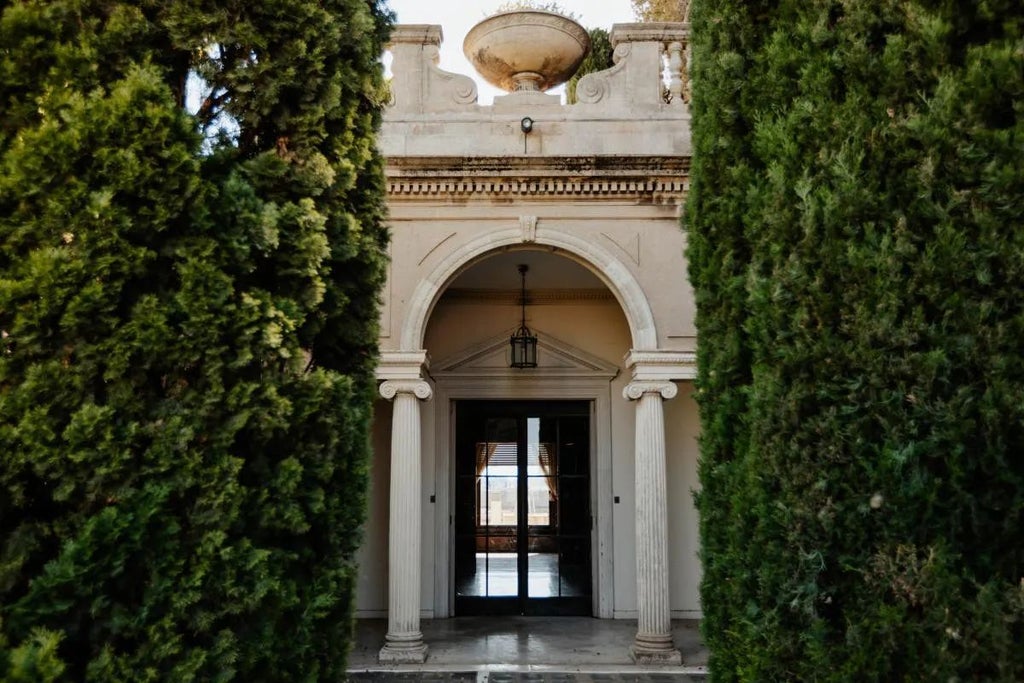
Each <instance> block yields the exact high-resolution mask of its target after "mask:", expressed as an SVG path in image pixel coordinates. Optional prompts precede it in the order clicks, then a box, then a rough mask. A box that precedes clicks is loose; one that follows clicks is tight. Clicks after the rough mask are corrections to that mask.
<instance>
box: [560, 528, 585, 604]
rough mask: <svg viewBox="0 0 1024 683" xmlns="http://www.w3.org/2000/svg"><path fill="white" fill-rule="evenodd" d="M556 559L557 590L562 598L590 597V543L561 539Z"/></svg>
mask: <svg viewBox="0 0 1024 683" xmlns="http://www.w3.org/2000/svg"><path fill="white" fill-rule="evenodd" d="M561 543H562V552H561V553H560V554H559V557H558V573H559V577H560V581H559V590H560V594H561V595H562V597H576V596H584V595H590V541H589V540H586V539H562V542H561Z"/></svg>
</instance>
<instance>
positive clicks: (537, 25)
mask: <svg viewBox="0 0 1024 683" xmlns="http://www.w3.org/2000/svg"><path fill="white" fill-rule="evenodd" d="M589 50H590V36H589V35H587V31H586V29H584V28H583V27H582V26H580V25H579V24H577V23H576V22H575V21H573V20H572V19H570V18H569V17H565V16H562V15H561V14H556V13H555V12H547V11H544V10H534V9H525V10H515V11H512V12H501V13H499V14H495V15H492V16H490V17H487V18H486V19H484V20H483V21H481V22H480V23H479V24H477V25H476V26H474V27H473V28H471V29H470V30H469V33H467V34H466V39H465V40H464V41H463V43H462V51H463V52H465V53H466V58H467V59H469V61H470V63H472V64H473V66H474V67H475V68H476V70H477V72H478V73H479V74H480V75H481V76H483V78H484V80H486V81H487V82H488V83H490V84H491V85H493V86H496V87H498V88H501V89H502V90H504V91H506V92H543V91H545V90H548V89H550V88H553V87H555V86H556V85H560V84H562V83H565V82H566V81H567V80H569V79H570V78H572V75H573V74H574V73H576V69H578V68H579V66H580V62H582V61H583V58H584V57H586V56H587V52H588V51H589Z"/></svg>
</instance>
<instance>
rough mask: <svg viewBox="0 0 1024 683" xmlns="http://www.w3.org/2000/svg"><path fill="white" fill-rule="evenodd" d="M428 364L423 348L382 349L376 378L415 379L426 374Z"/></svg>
mask: <svg viewBox="0 0 1024 683" xmlns="http://www.w3.org/2000/svg"><path fill="white" fill-rule="evenodd" d="M429 366H430V360H429V358H428V357H427V352H426V351H425V350H418V351H382V352H381V354H380V360H379V361H378V363H377V370H376V375H377V379H378V380H398V381H405V380H411V381H417V380H419V379H421V378H422V376H423V375H424V374H426V372H427V369H428V368H429Z"/></svg>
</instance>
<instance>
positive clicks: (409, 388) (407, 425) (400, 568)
mask: <svg viewBox="0 0 1024 683" xmlns="http://www.w3.org/2000/svg"><path fill="white" fill-rule="evenodd" d="M431 393H432V392H431V389H430V385H429V384H427V383H426V382H424V381H423V380H388V381H386V382H384V383H383V384H381V385H380V395H381V396H383V397H384V398H386V399H388V400H392V399H393V400H394V402H395V403H394V411H393V414H392V417H391V492H390V496H389V497H390V510H391V517H390V520H389V522H388V633H387V636H386V638H385V641H384V647H383V648H381V651H380V655H379V659H380V661H381V662H398V663H419V662H423V661H425V660H426V658H427V646H426V644H424V642H423V634H422V633H421V632H420V520H421V517H422V512H421V510H420V489H421V479H422V476H421V474H420V467H421V463H420V401H421V400H423V401H425V400H427V399H429V398H430V396H431Z"/></svg>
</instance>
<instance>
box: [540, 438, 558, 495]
mask: <svg viewBox="0 0 1024 683" xmlns="http://www.w3.org/2000/svg"><path fill="white" fill-rule="evenodd" d="M551 446H552V445H551V444H549V443H540V444H538V452H537V460H538V461H539V462H540V471H541V472H543V473H544V482H545V483H547V485H548V498H549V499H550V500H552V501H555V500H558V482H557V481H556V480H555V475H556V474H557V473H558V467H557V463H556V462H555V449H554V448H552V447H551Z"/></svg>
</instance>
